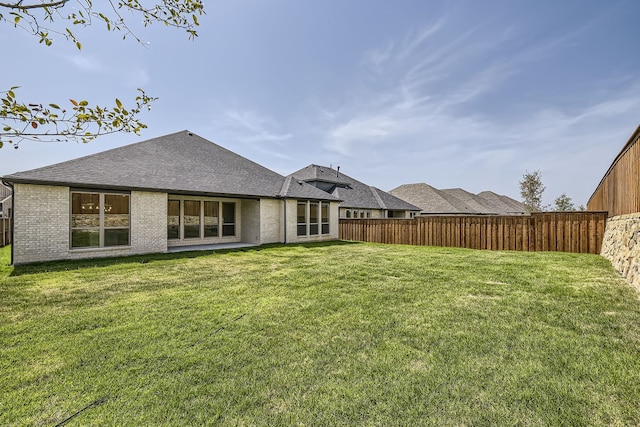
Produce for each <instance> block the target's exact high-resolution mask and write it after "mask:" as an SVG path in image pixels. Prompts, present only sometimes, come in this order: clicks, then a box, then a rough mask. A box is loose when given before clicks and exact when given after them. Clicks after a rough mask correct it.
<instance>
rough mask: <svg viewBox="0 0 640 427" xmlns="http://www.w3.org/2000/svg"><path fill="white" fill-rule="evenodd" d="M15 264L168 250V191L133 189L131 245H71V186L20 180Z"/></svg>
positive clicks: (16, 218)
mask: <svg viewBox="0 0 640 427" xmlns="http://www.w3.org/2000/svg"><path fill="white" fill-rule="evenodd" d="M15 191H16V192H15V194H16V200H19V202H18V203H17V204H16V210H15V213H16V216H15V219H14V221H15V231H14V241H15V242H14V249H13V251H14V252H13V256H14V264H26V263H31V262H38V261H52V260H60V259H81V258H97V257H110V256H122V255H134V254H143V253H151V252H166V250H167V225H166V223H167V195H166V194H165V193H151V192H140V191H133V192H131V199H130V200H131V212H130V214H131V234H130V236H131V246H126V247H123V246H120V247H110V248H88V249H70V243H69V239H70V237H69V234H70V230H69V227H70V225H69V223H70V212H69V210H70V202H69V198H70V190H69V187H57V186H45V185H30V184H16V185H15Z"/></svg>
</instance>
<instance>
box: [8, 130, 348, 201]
mask: <svg viewBox="0 0 640 427" xmlns="http://www.w3.org/2000/svg"><path fill="white" fill-rule="evenodd" d="M3 179H4V180H5V181H8V182H14V183H30V184H49V185H65V186H70V187H92V188H111V189H128V190H148V191H162V192H168V193H181V194H202V195H216V196H237V197H243V196H244V197H246V196H250V197H270V198H278V197H298V198H308V199H320V200H337V199H336V198H335V197H333V196H331V195H329V194H327V193H325V192H324V191H322V190H319V189H317V188H315V187H313V186H312V185H308V184H305V185H299V186H297V187H295V191H294V190H293V188H294V187H292V186H290V185H285V184H288V183H287V182H286V179H285V177H284V176H282V175H280V174H278V173H276V172H273V171H271V170H269V169H267V168H265V167H263V166H261V165H259V164H257V163H255V162H253V161H251V160H249V159H246V158H244V157H242V156H240V155H238V154H236V153H234V152H232V151H230V150H227V149H226V148H223V147H221V146H219V145H217V144H214V143H212V142H210V141H208V140H206V139H204V138H202V137H200V136H198V135H195V134H193V133H192V132H189V131H187V130H185V131H181V132H176V133H173V134H169V135H165V136H161V137H158V138H153V139H149V140H146V141H142V142H138V143H134V144H130V145H126V146H123V147H119V148H115V149H112V150H108V151H103V152H101V153H97V154H93V155H90V156H86V157H81V158H78V159H74V160H69V161H67V162H62V163H58V164H55V165H51V166H46V167H43V168H39V169H33V170H30V171H25V172H17V173H14V174H11V175H8V176H5V177H3ZM298 187H301V188H298Z"/></svg>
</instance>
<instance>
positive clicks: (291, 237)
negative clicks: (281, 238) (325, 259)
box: [286, 200, 339, 243]
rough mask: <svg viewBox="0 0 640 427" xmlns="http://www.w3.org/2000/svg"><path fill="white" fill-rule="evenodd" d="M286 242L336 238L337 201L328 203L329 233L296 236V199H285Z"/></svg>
mask: <svg viewBox="0 0 640 427" xmlns="http://www.w3.org/2000/svg"><path fill="white" fill-rule="evenodd" d="M286 203H287V242H286V243H304V242H323V241H327V240H337V239H338V226H339V217H338V211H339V207H338V203H339V202H330V203H329V233H330V234H319V235H316V236H298V233H297V225H298V224H297V206H298V201H297V200H287V202H286Z"/></svg>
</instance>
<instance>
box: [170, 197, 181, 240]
mask: <svg viewBox="0 0 640 427" xmlns="http://www.w3.org/2000/svg"><path fill="white" fill-rule="evenodd" d="M167 238H168V239H179V238H180V200H169V204H168V205H167Z"/></svg>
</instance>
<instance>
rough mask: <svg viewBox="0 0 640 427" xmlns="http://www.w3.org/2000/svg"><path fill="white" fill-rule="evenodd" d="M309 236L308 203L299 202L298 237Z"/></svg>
mask: <svg viewBox="0 0 640 427" xmlns="http://www.w3.org/2000/svg"><path fill="white" fill-rule="evenodd" d="M306 235H307V202H298V236H306Z"/></svg>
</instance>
